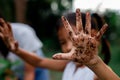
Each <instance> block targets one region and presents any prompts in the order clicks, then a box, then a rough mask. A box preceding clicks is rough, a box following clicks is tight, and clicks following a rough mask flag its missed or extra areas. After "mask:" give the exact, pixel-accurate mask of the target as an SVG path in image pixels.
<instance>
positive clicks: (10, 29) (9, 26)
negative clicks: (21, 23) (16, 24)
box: [7, 22, 13, 35]
mask: <svg viewBox="0 0 120 80" xmlns="http://www.w3.org/2000/svg"><path fill="white" fill-rule="evenodd" d="M7 27H8V29H9V31H10V32H11V35H13V32H12V27H11V25H10V23H9V22H7Z"/></svg>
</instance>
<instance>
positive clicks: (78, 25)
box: [76, 9, 83, 32]
mask: <svg viewBox="0 0 120 80" xmlns="http://www.w3.org/2000/svg"><path fill="white" fill-rule="evenodd" d="M76 28H77V31H78V32H81V31H83V26H82V19H81V13H80V9H76Z"/></svg>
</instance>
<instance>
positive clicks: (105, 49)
mask: <svg viewBox="0 0 120 80" xmlns="http://www.w3.org/2000/svg"><path fill="white" fill-rule="evenodd" d="M81 15H82V24H83V27H85V22H86V18H85V16H86V14H85V13H81ZM64 16H65V17H66V18H67V20H68V21H69V23H70V25H76V13H67V14H65V15H64ZM104 23H105V21H104V19H103V18H102V17H101V16H99V15H98V14H97V13H93V14H92V15H91V28H92V29H96V30H100V29H101V27H102V26H103V24H104ZM62 26H63V24H62V20H61V19H59V20H58V22H57V27H56V29H57V31H58V30H59V28H60V27H62ZM101 42H102V43H101V44H102V49H101V53H102V54H103V55H104V62H105V63H106V64H108V63H109V61H110V58H111V53H110V48H109V47H110V46H109V42H108V41H107V39H105V38H104V37H102V40H101Z"/></svg>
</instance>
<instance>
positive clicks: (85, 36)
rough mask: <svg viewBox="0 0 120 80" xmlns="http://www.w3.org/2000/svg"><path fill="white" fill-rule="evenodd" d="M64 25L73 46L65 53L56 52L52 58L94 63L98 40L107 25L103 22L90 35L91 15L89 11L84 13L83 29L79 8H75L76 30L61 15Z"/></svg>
mask: <svg viewBox="0 0 120 80" xmlns="http://www.w3.org/2000/svg"><path fill="white" fill-rule="evenodd" d="M62 21H63V24H64V27H65V29H66V31H67V33H68V35H69V37H70V38H71V41H72V43H73V48H72V49H71V51H70V52H68V53H67V54H66V53H65V54H63V53H58V54H55V55H53V58H54V59H62V60H63V59H64V60H73V61H76V62H79V63H83V64H94V63H96V58H95V57H96V56H97V53H98V42H99V41H100V39H101V37H102V35H103V34H104V32H105V31H106V30H107V28H108V25H107V24H105V25H103V27H102V28H101V29H100V31H99V32H98V33H97V34H95V36H91V16H90V13H89V12H87V13H86V24H85V29H83V26H82V19H81V13H80V10H79V9H77V10H76V31H73V29H72V27H71V26H70V24H69V22H68V21H67V19H66V18H65V17H64V16H62Z"/></svg>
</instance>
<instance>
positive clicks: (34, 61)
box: [14, 48, 68, 71]
mask: <svg viewBox="0 0 120 80" xmlns="http://www.w3.org/2000/svg"><path fill="white" fill-rule="evenodd" d="M14 53H15V54H16V55H18V56H19V57H20V58H22V59H23V60H24V61H26V62H28V63H30V64H31V65H33V66H35V67H42V68H47V69H52V70H56V71H63V70H64V68H65V66H66V64H67V62H68V60H53V59H48V58H41V57H38V56H36V55H35V54H34V53H31V52H27V51H25V50H23V49H22V48H18V49H17V51H15V52H14Z"/></svg>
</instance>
